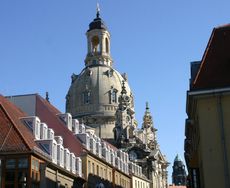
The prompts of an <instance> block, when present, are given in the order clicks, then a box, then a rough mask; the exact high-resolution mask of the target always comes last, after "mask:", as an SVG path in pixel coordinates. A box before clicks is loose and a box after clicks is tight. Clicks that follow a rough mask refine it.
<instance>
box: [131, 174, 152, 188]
mask: <svg viewBox="0 0 230 188" xmlns="http://www.w3.org/2000/svg"><path fill="white" fill-rule="evenodd" d="M132 185H133V187H132V188H150V183H149V181H146V180H144V179H142V178H139V177H136V176H132Z"/></svg>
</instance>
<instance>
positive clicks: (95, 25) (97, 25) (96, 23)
mask: <svg viewBox="0 0 230 188" xmlns="http://www.w3.org/2000/svg"><path fill="white" fill-rule="evenodd" d="M93 29H105V30H107V27H106V25H105V23H104V21H103V20H102V19H101V18H100V17H99V16H98V17H96V18H95V19H94V20H93V21H92V22H91V23H90V24H89V30H88V31H91V30H93Z"/></svg>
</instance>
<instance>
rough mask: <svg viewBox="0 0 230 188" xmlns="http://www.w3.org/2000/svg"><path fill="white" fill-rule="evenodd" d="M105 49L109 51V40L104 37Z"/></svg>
mask: <svg viewBox="0 0 230 188" xmlns="http://www.w3.org/2000/svg"><path fill="white" fill-rule="evenodd" d="M105 50H106V53H109V40H108V39H107V38H105Z"/></svg>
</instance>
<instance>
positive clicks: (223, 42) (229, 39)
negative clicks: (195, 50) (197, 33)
mask: <svg viewBox="0 0 230 188" xmlns="http://www.w3.org/2000/svg"><path fill="white" fill-rule="evenodd" d="M229 72H230V24H228V25H224V26H220V27H217V28H214V29H213V32H212V34H211V37H210V39H209V42H208V45H207V47H206V50H205V53H204V55H203V58H202V61H201V66H200V68H199V70H198V73H197V75H196V77H195V79H194V82H193V84H192V87H191V90H199V89H214V88H222V87H229V86H230V74H229Z"/></svg>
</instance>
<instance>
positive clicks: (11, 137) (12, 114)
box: [0, 95, 37, 152]
mask: <svg viewBox="0 0 230 188" xmlns="http://www.w3.org/2000/svg"><path fill="white" fill-rule="evenodd" d="M25 116H26V114H25V113H24V112H22V111H21V110H20V109H19V108H18V107H16V106H15V105H14V104H12V103H11V102H10V101H8V100H7V99H5V98H4V97H3V96H2V95H0V128H1V131H0V151H1V152H27V151H30V150H32V149H33V147H34V146H37V145H36V143H35V142H34V136H33V134H32V133H31V132H30V131H29V130H28V128H27V127H26V126H25V125H24V124H23V123H22V122H21V121H20V118H22V117H25Z"/></svg>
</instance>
